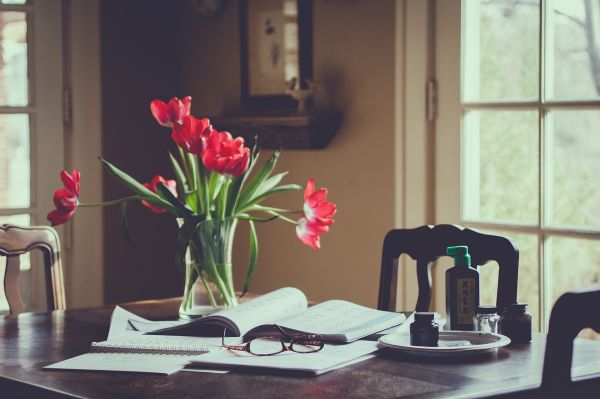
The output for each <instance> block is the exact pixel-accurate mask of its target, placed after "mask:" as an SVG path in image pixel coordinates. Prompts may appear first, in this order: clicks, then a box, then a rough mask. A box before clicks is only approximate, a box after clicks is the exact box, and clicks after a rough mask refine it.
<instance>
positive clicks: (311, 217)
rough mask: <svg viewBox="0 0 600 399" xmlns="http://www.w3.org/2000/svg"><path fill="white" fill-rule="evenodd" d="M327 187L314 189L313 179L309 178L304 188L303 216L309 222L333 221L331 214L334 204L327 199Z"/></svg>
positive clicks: (330, 222)
mask: <svg viewBox="0 0 600 399" xmlns="http://www.w3.org/2000/svg"><path fill="white" fill-rule="evenodd" d="M326 198H327V189H326V188H320V189H318V190H317V191H315V180H314V179H309V180H308V183H306V188H305V189H304V216H305V217H306V219H307V220H308V221H309V222H311V223H318V224H321V225H326V226H328V225H330V224H332V223H333V215H335V212H336V210H337V209H336V206H335V204H334V203H333V202H329V201H327V199H326Z"/></svg>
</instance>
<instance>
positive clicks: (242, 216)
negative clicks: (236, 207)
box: [234, 213, 279, 223]
mask: <svg viewBox="0 0 600 399" xmlns="http://www.w3.org/2000/svg"><path fill="white" fill-rule="evenodd" d="M234 217H235V218H237V219H240V220H246V221H248V222H258V223H263V222H270V221H272V220H275V219H277V218H278V217H279V215H274V216H272V217H270V218H259V217H257V216H252V215H248V214H247V213H239V214H237V215H235V216H234Z"/></svg>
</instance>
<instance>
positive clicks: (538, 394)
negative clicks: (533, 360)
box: [489, 285, 600, 399]
mask: <svg viewBox="0 0 600 399" xmlns="http://www.w3.org/2000/svg"><path fill="white" fill-rule="evenodd" d="M599 310H600V285H597V286H594V287H590V288H586V289H582V290H577V291H569V292H567V293H565V294H563V295H562V296H561V297H560V298H558V300H557V301H556V303H555V304H554V306H553V307H552V313H551V314H550V324H549V326H548V337H547V339H546V351H545V354H544V368H543V371H542V384H541V385H540V386H538V387H533V388H528V389H525V390H522V391H518V392H511V393H505V394H501V395H494V396H489V397H490V398H495V399H509V398H510V399H520V398H543V399H545V398H579V397H597V395H598V392H600V377H595V378H584V379H580V380H577V381H576V382H574V381H572V379H571V365H572V363H573V340H574V339H575V337H576V336H577V334H579V332H580V331H581V330H582V329H584V328H588V327H591V328H592V329H594V330H595V331H596V332H597V333H600V312H599ZM594 392H596V393H595V394H594ZM590 394H591V395H590Z"/></svg>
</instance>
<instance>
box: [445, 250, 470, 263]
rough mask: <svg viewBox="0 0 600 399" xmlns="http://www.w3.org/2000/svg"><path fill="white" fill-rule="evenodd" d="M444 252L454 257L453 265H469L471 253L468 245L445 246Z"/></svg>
mask: <svg viewBox="0 0 600 399" xmlns="http://www.w3.org/2000/svg"><path fill="white" fill-rule="evenodd" d="M446 254H448V255H450V256H452V257H454V266H467V267H469V266H471V255H469V247H467V246H464V245H459V246H456V247H448V248H446Z"/></svg>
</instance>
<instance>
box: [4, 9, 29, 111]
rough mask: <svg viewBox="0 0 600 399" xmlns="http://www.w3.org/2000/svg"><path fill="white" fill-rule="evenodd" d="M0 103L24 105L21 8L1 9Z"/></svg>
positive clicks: (24, 41)
mask: <svg viewBox="0 0 600 399" xmlns="http://www.w3.org/2000/svg"><path fill="white" fill-rule="evenodd" d="M0 49H1V50H2V57H1V58H0V105H4V106H26V105H27V104H28V103H29V94H28V91H29V84H28V80H27V21H26V19H25V13H24V12H12V11H10V12H0Z"/></svg>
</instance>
